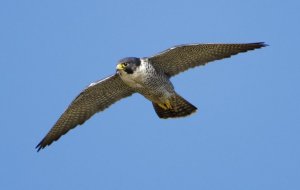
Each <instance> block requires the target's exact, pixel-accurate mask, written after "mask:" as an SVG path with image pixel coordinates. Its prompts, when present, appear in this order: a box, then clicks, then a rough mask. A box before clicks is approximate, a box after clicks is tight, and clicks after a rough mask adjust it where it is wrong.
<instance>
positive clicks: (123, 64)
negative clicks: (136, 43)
mask: <svg viewBox="0 0 300 190" xmlns="http://www.w3.org/2000/svg"><path fill="white" fill-rule="evenodd" d="M140 65H141V60H140V59H139V58H136V57H126V58H123V59H121V60H120V61H119V62H118V65H117V71H118V72H120V71H122V70H123V71H125V72H126V73H127V74H132V73H134V71H135V70H136V69H137V68H138V67H139V66H140Z"/></svg>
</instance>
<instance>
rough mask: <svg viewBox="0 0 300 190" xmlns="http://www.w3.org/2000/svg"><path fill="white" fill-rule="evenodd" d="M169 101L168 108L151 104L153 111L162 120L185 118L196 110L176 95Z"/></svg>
mask: <svg viewBox="0 0 300 190" xmlns="http://www.w3.org/2000/svg"><path fill="white" fill-rule="evenodd" d="M169 101H170V102H169V103H170V106H161V105H159V104H156V103H154V102H152V104H153V107H154V110H155V112H156V114H157V115H158V117H160V118H163V119H167V118H174V117H185V116H188V115H190V114H192V113H194V112H195V111H196V110H197V108H196V107H195V106H193V105H192V104H191V103H189V102H188V101H186V100H185V99H184V98H182V97H181V96H179V95H178V94H176V95H175V96H173V97H172V98H171V99H170V100H169Z"/></svg>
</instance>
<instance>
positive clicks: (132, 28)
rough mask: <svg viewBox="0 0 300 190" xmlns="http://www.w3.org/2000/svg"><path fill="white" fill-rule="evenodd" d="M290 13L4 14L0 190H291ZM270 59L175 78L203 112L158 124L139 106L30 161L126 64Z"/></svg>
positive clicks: (295, 53) (295, 80)
mask: <svg viewBox="0 0 300 190" xmlns="http://www.w3.org/2000/svg"><path fill="white" fill-rule="evenodd" d="M299 8H300V3H299V1H296V0H294V1H289V0H287V1H272V0H251V1H240V0H227V1H221V0H219V1H217V0H209V1H196V0H194V1H192V0H186V1H171V0H169V1H162V0H157V1H137V0H132V1H121V0H119V1H111V0H107V1H98V0H93V1H79V0H59V1H58V0H52V1H45V0H43V1H41V0H39V1H38V0H35V1H33V0H29V1H22V0H19V1H16V0H6V1H5V0H3V1H1V2H0V27H1V29H0V77H1V80H0V84H1V93H0V103H1V106H0V113H1V117H0V125H1V138H0V189H5V190H10V189H30V190H40V189H43V190H53V189H72V190H79V189H105V190H116V189H129V190H135V189H137V190H141V189H145V190H154V189H163V190H167V189H170V190H182V189H189V190H199V189H205V190H233V189H243V190H253V189H255V190H266V189H272V190H277V189H278V190H279V189H288V190H297V189H300V180H299V179H300V149H299V145H300V138H299V135H300V90H299V82H300V63H299V43H300V40H299V34H300V29H299V19H300V13H299ZM257 41H265V42H266V43H268V44H269V45H270V46H269V47H267V48H263V49H260V50H256V51H252V52H248V53H246V54H240V55H238V56H235V57H233V58H230V59H226V60H221V61H218V62H214V63H211V64H208V65H207V66H205V67H199V68H197V69H193V70H190V71H188V72H185V73H183V74H181V75H179V76H178V77H176V78H173V79H172V81H173V83H174V85H175V86H176V89H177V91H178V92H179V93H180V94H181V95H182V96H183V97H185V98H186V99H187V100H189V101H190V102H192V103H193V104H194V105H195V106H197V107H198V108H199V111H198V112H197V113H196V114H194V115H192V116H190V117H186V118H183V119H174V120H172V119H169V120H161V119H159V118H158V117H157V116H156V114H155V112H154V110H153V108H152V105H151V103H150V102H149V101H146V100H145V99H144V98H143V97H142V96H140V95H134V96H132V97H130V98H127V99H124V100H122V101H120V102H119V103H118V104H115V105H113V106H112V107H110V109H108V110H106V111H105V112H102V113H100V114H97V115H95V116H94V117H93V118H92V119H90V120H89V121H88V122H86V123H85V124H84V125H83V126H80V127H78V128H76V129H74V130H72V131H70V132H69V133H68V134H67V135H66V136H63V138H61V139H60V140H59V141H58V142H55V143H54V144H52V145H51V146H50V147H47V148H46V149H44V150H42V151H41V152H39V153H37V152H36V150H35V149H34V147H35V146H36V144H37V143H38V142H39V141H40V140H41V139H42V138H43V137H44V135H45V134H46V133H47V132H48V130H49V129H50V128H51V127H52V125H53V124H54V123H55V121H56V120H57V119H58V117H59V116H60V114H61V113H62V112H63V111H64V110H65V108H66V107H67V106H68V105H69V103H70V102H71V101H72V100H73V98H74V97H76V96H77V94H78V93H79V92H80V91H81V90H82V89H83V88H85V87H86V86H87V85H88V84H89V83H91V82H93V81H95V80H98V79H101V78H103V77H106V76H108V75H110V74H112V73H114V72H115V65H116V62H117V61H118V60H119V59H120V58H123V57H126V56H138V57H139V56H141V57H143V56H150V55H153V54H155V53H157V52H160V51H162V50H164V49H166V48H169V47H171V46H173V45H177V44H184V43H197V42H200V43H217V42H224V43H231V42H232V43H238V42H257Z"/></svg>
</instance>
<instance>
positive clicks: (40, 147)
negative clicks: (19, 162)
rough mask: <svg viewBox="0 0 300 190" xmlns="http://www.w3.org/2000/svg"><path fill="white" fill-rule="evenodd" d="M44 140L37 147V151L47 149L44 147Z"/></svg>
mask: <svg viewBox="0 0 300 190" xmlns="http://www.w3.org/2000/svg"><path fill="white" fill-rule="evenodd" d="M43 142H44V139H43V140H41V142H39V144H38V145H36V147H35V149H37V150H36V151H37V152H39V151H40V150H42V149H44V148H45V145H43Z"/></svg>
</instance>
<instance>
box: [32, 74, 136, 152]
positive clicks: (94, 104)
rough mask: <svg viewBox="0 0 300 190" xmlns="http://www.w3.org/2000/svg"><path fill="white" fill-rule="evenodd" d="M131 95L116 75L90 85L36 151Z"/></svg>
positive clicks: (70, 106)
mask: <svg viewBox="0 0 300 190" xmlns="http://www.w3.org/2000/svg"><path fill="white" fill-rule="evenodd" d="M133 93H134V92H133V91H132V90H131V89H130V88H129V87H128V86H127V85H125V84H124V83H123V81H122V79H121V78H120V77H119V75H118V74H115V75H112V76H109V77H107V78H105V79H103V80H100V81H97V82H94V83H92V84H90V85H89V86H88V87H87V88H86V89H85V90H83V91H82V92H81V93H80V94H79V95H78V96H77V97H76V98H75V100H73V102H72V103H71V104H70V105H69V107H68V108H67V110H66V111H65V112H64V113H63V114H62V115H61V117H60V118H59V119H58V121H57V122H56V123H55V125H54V126H53V127H52V129H51V130H50V131H49V132H48V134H47V135H46V136H45V137H44V138H43V140H42V141H41V142H40V143H39V144H38V145H37V146H36V148H37V149H38V151H39V150H40V149H43V148H45V147H46V146H48V145H50V144H51V143H52V142H53V141H56V140H58V139H59V138H60V137H61V136H62V135H64V134H66V133H67V132H68V131H69V130H70V129H73V128H74V127H76V126H77V125H81V124H83V123H84V122H85V121H86V120H88V119H89V118H90V117H92V116H93V115H94V114H95V113H97V112H99V111H103V110H104V109H105V108H108V107H109V106H110V105H112V104H113V103H115V102H117V101H118V100H120V99H122V98H125V97H127V96H130V95H132V94H133Z"/></svg>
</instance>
